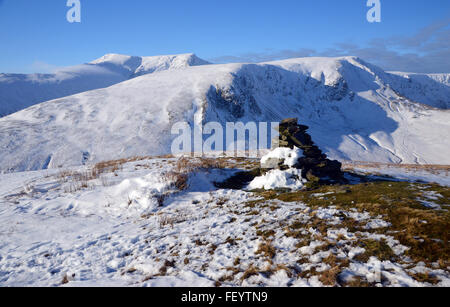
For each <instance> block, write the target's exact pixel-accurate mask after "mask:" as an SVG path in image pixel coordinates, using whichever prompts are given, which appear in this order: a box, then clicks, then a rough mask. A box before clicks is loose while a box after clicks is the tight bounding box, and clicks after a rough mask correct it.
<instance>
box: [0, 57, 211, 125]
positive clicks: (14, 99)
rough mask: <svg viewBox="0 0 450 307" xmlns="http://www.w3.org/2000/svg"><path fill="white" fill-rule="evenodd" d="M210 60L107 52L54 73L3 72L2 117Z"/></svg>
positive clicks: (0, 90)
mask: <svg viewBox="0 0 450 307" xmlns="http://www.w3.org/2000/svg"><path fill="white" fill-rule="evenodd" d="M204 64H208V62H206V61H204V60H202V59H199V58H198V57H196V56H195V55H194V54H181V55H166V56H151V57H137V56H128V55H120V54H107V55H105V56H103V57H101V58H100V59H97V60H95V61H93V62H91V63H88V64H83V65H78V66H74V67H66V68H61V69H59V70H58V71H56V72H55V73H53V74H30V75H24V74H0V117H2V116H5V115H8V114H12V113H14V112H17V111H19V110H22V109H25V108H27V107H29V106H32V105H35V104H37V103H40V102H44V101H48V100H52V99H57V98H61V97H65V96H69V95H73V94H77V93H81V92H85V91H89V90H94V89H99V88H105V87H108V86H111V85H114V84H117V83H119V82H122V81H125V80H128V79H131V78H134V77H137V76H141V75H145V74H149V73H154V72H157V71H162V70H173V69H182V68H185V67H188V66H195V65H204Z"/></svg>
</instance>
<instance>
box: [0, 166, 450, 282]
mask: <svg viewBox="0 0 450 307" xmlns="http://www.w3.org/2000/svg"><path fill="white" fill-rule="evenodd" d="M225 162H226V163H228V167H225V168H211V169H197V170H196V171H194V172H192V173H190V177H189V178H190V179H189V181H188V182H189V185H188V187H187V189H186V190H184V191H179V190H177V189H176V188H175V182H176V178H177V177H176V176H171V175H170V174H172V172H174V171H175V170H176V169H177V168H179V166H178V165H179V162H177V159H174V158H142V159H134V160H130V162H126V161H122V162H120V163H111V164H109V165H107V164H105V166H103V167H105V168H107V169H104V170H103V171H102V172H99V173H97V174H96V175H95V176H93V175H92V166H84V167H78V168H71V169H62V170H41V171H35V172H23V173H12V174H4V175H0V238H1V239H0V242H1V243H0V286H75V287H76V286H152V287H153V286H208V287H209V286H211V287H212V286H283V287H284V286H292V287H303V286H323V285H327V286H331V285H334V284H335V280H336V278H338V280H339V283H340V285H355V284H356V283H357V282H361V280H363V281H367V282H369V283H370V284H371V285H375V286H414V287H415V286H430V285H431V284H430V283H429V281H428V280H431V281H433V285H439V286H449V285H450V273H449V272H450V271H449V268H448V267H447V268H443V267H442V265H440V264H439V263H437V262H436V263H433V264H428V263H427V264H425V263H422V262H415V261H413V260H412V259H410V258H409V257H407V256H404V254H405V252H407V251H408V249H409V247H407V246H403V245H402V244H400V243H399V241H398V240H396V239H395V238H394V237H393V236H392V235H390V234H389V231H386V232H385V233H380V232H379V231H381V230H383V229H389V227H390V223H389V222H386V221H385V220H384V216H381V215H373V214H371V213H369V212H366V211H364V210H359V209H357V208H356V207H355V208H349V209H348V210H347V209H346V210H342V209H339V208H337V207H335V206H329V207H313V206H310V205H308V204H307V203H304V202H289V201H287V202H285V201H280V200H277V199H273V200H267V201H264V199H263V198H261V195H260V194H258V193H254V192H250V191H243V190H219V189H216V188H214V185H213V182H214V181H218V180H224V179H226V178H227V177H229V176H231V175H232V174H234V173H235V172H236V169H234V168H237V169H243V168H244V167H246V163H247V162H245V161H242V160H233V159H228V160H226V161H225ZM185 167H187V168H188V166H185ZM329 194H330V193H322V194H320V193H318V194H314V195H313V197H314V198H316V199H317V200H320V199H323V198H324V197H328V196H329ZM331 194H332V193H331ZM432 196H433V195H432ZM433 197H434V199H435V200H436V199H438V198H439V197H438V196H436V195H434V196H433ZM430 201H432V200H431V199H430ZM349 223H353V225H358V226H359V227H360V228H359V229H360V230H358V231H355V230H350V229H349V228H348V226H346V225H351V224H349ZM324 226H325V227H326V229H325V232H324V230H323V229H322V227H324ZM352 227H353V226H352ZM357 242H366V244H369V243H370V244H383V246H387V247H383V250H385V249H386V248H387V249H388V250H389V253H390V257H392V258H391V259H394V258H395V259H398V260H397V261H393V260H392V261H391V260H387V259H383V258H381V259H378V258H377V254H376V253H374V254H371V255H370V257H368V256H367V254H366V248H368V247H364V246H366V245H361V244H358V243H357ZM367 242H368V243H367ZM377 242H378V243H377ZM367 246H369V247H370V246H371V245H367ZM379 257H382V255H380V256H379ZM336 268H339V272H338V271H336ZM338 273H339V274H338ZM337 276H338V277H337ZM417 276H428V278H427V279H424V280H422V281H419V280H421V279H419V277H417Z"/></svg>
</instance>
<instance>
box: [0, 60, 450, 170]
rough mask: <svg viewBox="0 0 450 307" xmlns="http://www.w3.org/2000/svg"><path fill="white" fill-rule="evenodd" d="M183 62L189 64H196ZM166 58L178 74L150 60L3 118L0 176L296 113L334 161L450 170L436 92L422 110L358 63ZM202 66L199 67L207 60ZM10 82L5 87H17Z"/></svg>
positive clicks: (165, 144) (155, 150)
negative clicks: (201, 126)
mask: <svg viewBox="0 0 450 307" xmlns="http://www.w3.org/2000/svg"><path fill="white" fill-rule="evenodd" d="M181 58H182V59H183V60H182V61H181V62H182V63H186V61H188V60H186V58H183V57H181ZM162 59H163V60H161V61H162V63H170V65H173V66H170V65H169V64H168V65H169V66H167V67H169V68H170V67H173V69H172V68H170V69H168V70H163V71H161V70H160V69H162V67H166V65H165V64H161V65H159V64H158V63H160V60H157V59H148V61H147V62H148V63H153V64H154V65H156V66H157V67H158V68H157V69H156V68H155V71H154V72H153V73H151V74H147V75H144V76H140V77H137V78H133V79H131V80H127V81H124V82H121V83H119V84H115V85H113V86H110V87H108V88H104V89H98V90H93V91H88V92H83V93H81V94H77V95H74V96H69V97H65V98H61V99H57V100H52V101H48V102H45V103H41V104H38V105H35V106H33V107H30V108H28V109H26V110H23V111H20V112H17V113H15V114H12V115H10V116H6V117H3V118H1V119H0V146H1V147H2V148H3V150H2V151H1V152H0V169H1V170H3V171H23V170H38V169H43V168H57V167H59V166H64V167H68V166H76V165H81V164H83V163H84V162H85V160H86V159H87V160H88V162H96V161H102V160H111V159H116V158H119V157H130V156H135V155H155V154H166V153H169V152H170V147H171V141H172V139H173V138H174V137H175V136H172V135H171V134H170V129H171V127H172V125H173V123H175V122H179V121H187V122H189V123H191V124H192V123H193V122H194V121H195V122H196V123H199V122H203V123H206V122H210V121H218V122H220V123H222V124H223V125H224V127H225V123H226V122H236V121H242V122H249V121H256V122H259V121H265V122H272V121H278V120H281V119H283V118H287V117H293V116H298V117H299V119H300V122H301V123H302V124H306V125H308V126H310V127H311V129H310V131H309V132H310V134H311V135H312V137H313V139H314V141H315V142H316V143H317V145H318V146H319V147H320V148H322V149H323V150H324V152H325V153H326V154H328V155H329V156H330V158H333V159H341V160H354V161H378V162H388V163H421V164H448V163H450V160H449V155H448V154H447V152H448V149H449V148H450V144H449V138H448V137H447V131H449V130H450V126H449V125H450V124H449V123H450V112H449V111H448V110H442V109H434V108H431V107H428V106H426V105H425V103H427V101H432V100H433V99H434V98H433V97H435V95H434V94H428V93H427V92H424V95H426V101H425V100H421V101H419V103H416V102H415V101H414V100H412V99H408V98H407V97H408V96H407V95H406V96H405V95H401V96H400V95H398V94H397V92H396V90H395V89H394V88H393V85H389V84H388V83H389V82H388V77H387V76H388V75H389V76H390V75H391V74H387V73H384V72H383V71H382V70H380V69H376V67H373V66H372V65H370V64H368V63H365V62H363V61H361V60H360V59H357V58H353V57H344V58H300V59H290V60H285V61H278V62H271V63H263V64H224V65H201V66H188V65H184V64H181V65H180V64H179V63H178V61H177V60H176V59H171V58H170V57H169V58H162ZM188 59H189V57H188ZM199 61H200V60H193V63H195V64H202V63H203V62H201V61H200V62H199ZM147 62H146V61H144V60H142V62H141V60H140V59H134V58H133V57H126V56H125V57H124V56H108V57H106V58H105V59H103V60H99V61H97V62H96V64H88V66H89V65H103V66H101V69H104V68H105V67H107V68H108V67H117V65H119V67H120V69H121V70H125V71H127V72H129V73H133V74H134V72H130V69H133V68H136V69H137V68H138V67H140V65H144V66H145V67H146V68H144V66H143V67H142V71H146V72H150V71H152V69H149V68H148V67H147V66H146V65H147V64H145V63H147ZM188 62H189V61H188ZM102 63H104V64H102ZM143 63H144V64H143ZM155 63H156V64H155ZM153 64H152V65H153ZM156 66H152V67H156ZM89 67H90V66H89ZM127 67H128V68H127ZM180 68H181V69H180ZM128 77H129V76H128ZM2 78H3V79H2V80H9V79H8V78H9V77H8V78H6V77H5V76H3V77H2ZM5 78H6V79H5ZM14 78H15V77H14ZM49 78H50V79H52V78H54V77H53V76H52V77H49ZM385 78H386V79H385ZM19 79H20V78H19ZM96 79H98V80H101V79H102V78H97V77H96ZM389 80H390V79H389ZM5 82H6V83H1V84H9V83H8V82H10V81H5ZM27 82H28V81H27ZM52 82H53V81H52ZM87 83H88V84H92V82H87ZM63 84H64V82H63V83H61V84H60V86H59V87H58V88H62V87H63ZM5 86H6V87H11V88H13V87H14V86H13V85H12V84H9V85H5ZM443 86H447V85H443ZM7 92H8V91H5V90H0V93H7ZM51 92H53V90H51ZM27 97H28V96H27ZM405 97H406V98H405ZM446 97H448V96H446ZM0 100H1V101H8V100H7V99H6V100H5V99H3V98H1V99H0ZM430 104H431V103H430ZM2 105H3V104H2Z"/></svg>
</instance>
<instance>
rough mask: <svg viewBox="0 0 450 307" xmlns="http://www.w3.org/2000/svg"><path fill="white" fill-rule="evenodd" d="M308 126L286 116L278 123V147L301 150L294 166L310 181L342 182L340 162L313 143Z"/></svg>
mask: <svg viewBox="0 0 450 307" xmlns="http://www.w3.org/2000/svg"><path fill="white" fill-rule="evenodd" d="M308 129H309V127H307V126H304V125H299V124H298V119H297V118H288V119H285V120H283V121H282V122H281V123H280V127H279V133H280V143H279V144H280V147H288V148H291V149H293V148H294V146H295V147H297V148H300V149H302V150H303V155H304V157H302V158H300V159H299V160H298V162H297V164H296V165H294V167H295V168H297V169H301V170H302V177H303V178H306V179H308V181H311V182H320V181H325V182H330V181H331V182H344V181H345V179H344V176H343V173H342V171H341V168H342V164H341V163H340V162H339V161H332V160H329V159H328V158H327V155H325V154H324V153H323V152H322V150H320V148H319V147H318V146H316V145H315V144H314V142H313V141H312V138H311V136H310V135H309V134H308V133H307V132H306V131H308Z"/></svg>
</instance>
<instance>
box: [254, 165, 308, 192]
mask: <svg viewBox="0 0 450 307" xmlns="http://www.w3.org/2000/svg"><path fill="white" fill-rule="evenodd" d="M305 182H306V181H305V180H304V179H302V171H301V170H298V169H294V168H291V169H288V170H285V171H281V170H271V171H269V172H267V173H266V174H265V175H263V176H260V177H256V178H255V179H253V181H252V182H250V184H249V185H248V187H247V189H249V190H257V189H265V190H275V189H283V188H285V189H291V190H299V189H301V188H302V187H303V185H304V183H305Z"/></svg>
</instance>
